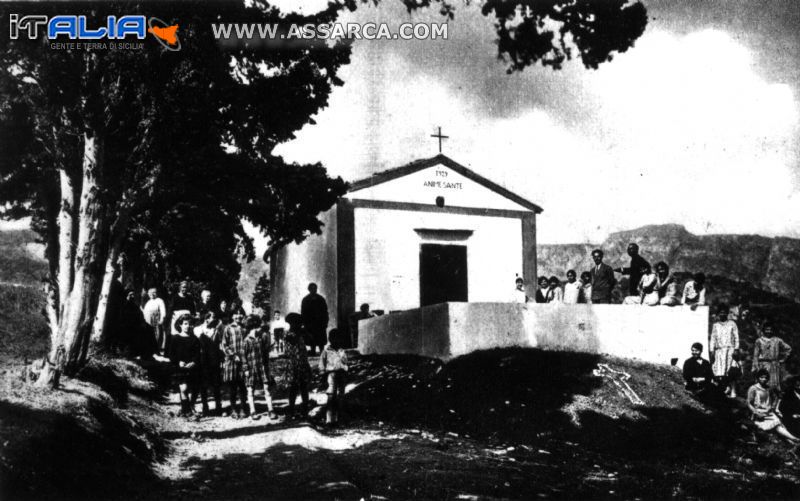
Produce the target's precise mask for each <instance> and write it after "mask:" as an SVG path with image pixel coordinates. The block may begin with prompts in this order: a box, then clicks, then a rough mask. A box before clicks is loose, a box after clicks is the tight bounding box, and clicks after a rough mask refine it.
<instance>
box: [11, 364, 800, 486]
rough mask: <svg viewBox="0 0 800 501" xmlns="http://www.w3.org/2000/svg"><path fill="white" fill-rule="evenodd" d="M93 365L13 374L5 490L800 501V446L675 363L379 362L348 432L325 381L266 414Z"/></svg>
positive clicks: (147, 372) (359, 381)
mask: <svg viewBox="0 0 800 501" xmlns="http://www.w3.org/2000/svg"><path fill="white" fill-rule="evenodd" d="M312 362H313V360H312ZM600 363H604V364H607V365H608V366H609V367H611V368H614V369H615V370H620V371H622V372H625V373H627V374H629V375H630V379H629V380H628V382H629V383H630V384H629V388H630V390H631V391H632V392H633V393H634V394H635V395H636V396H637V397H639V398H640V399H641V401H642V403H640V404H634V403H633V402H632V401H631V398H630V393H628V392H626V391H625V390H623V386H620V385H618V384H617V383H615V382H614V381H613V380H611V379H609V378H607V377H605V376H602V375H597V374H596V373H595V370H596V369H597V368H598V364H600ZM279 364H280V361H276V366H278V365H279ZM82 377H83V379H84V380H82V381H78V380H67V381H66V382H65V385H64V388H63V390H62V391H60V392H56V394H57V395H58V397H57V398H55V397H53V396H52V394H48V393H46V392H44V391H43V390H38V389H32V388H30V387H29V385H22V384H21V383H19V382H17V379H16V378H15V377H14V374H13V371H12V372H8V371H7V373H6V375H5V376H4V379H2V380H3V381H4V383H5V386H4V387H3V388H2V393H1V394H0V396H2V399H1V401H0V446H1V448H0V467H2V473H3V475H2V479H3V484H2V486H1V487H2V489H0V497H2V499H112V498H116V499H148V500H149V499H161V500H163V499H165V498H167V499H204V500H222V499H236V500H241V499H343V500H349V499H538V498H559V499H587V498H593V499H597V498H604V499H605V498H608V499H612V498H613V499H655V498H658V499H664V498H678V499H735V498H747V499H777V498H784V499H798V498H799V497H800V487H798V486H800V478H798V477H800V461H799V460H798V458H797V456H796V453H795V450H794V449H793V447H792V446H791V445H789V444H786V443H785V442H782V441H780V440H778V439H776V438H775V437H773V436H770V435H765V434H763V433H761V432H757V431H755V430H753V429H752V427H750V426H748V423H747V420H746V419H745V418H744V414H743V412H742V409H741V402H738V403H737V402H733V403H731V404H730V405H726V406H724V407H723V408H707V407H705V406H703V405H701V404H699V403H697V402H695V401H693V400H692V399H691V398H689V397H688V396H687V395H686V394H685V392H683V389H682V386H681V384H680V376H679V373H678V372H677V370H676V369H675V368H671V367H656V366H649V365H645V364H637V363H634V362H630V361H624V360H615V359H608V358H603V357H594V356H582V355H575V354H559V353H547V352H540V351H538V350H494V351H491V352H484V353H480V354H474V355H471V356H468V357H462V358H460V359H457V360H454V361H452V362H451V363H449V364H442V363H441V362H439V361H435V360H429V359H424V358H420V357H363V358H358V359H356V360H355V361H354V363H353V364H352V371H351V375H350V381H349V382H350V384H349V385H348V390H349V391H348V394H347V398H346V405H347V408H346V413H345V415H344V416H343V422H342V425H341V426H340V427H337V428H335V429H329V428H327V427H325V426H324V425H323V423H322V412H321V411H322V406H323V405H324V403H325V395H324V393H322V392H320V391H317V390H319V383H320V378H319V376H317V377H316V379H315V381H314V384H313V387H314V389H315V391H314V392H313V393H312V398H313V399H314V400H315V401H316V402H317V403H318V405H316V406H315V407H314V409H313V410H312V412H311V413H310V416H309V417H308V418H307V419H302V420H291V419H288V418H287V416H286V415H285V407H286V404H287V401H286V398H285V393H283V391H282V389H281V381H280V380H279V381H278V385H279V389H278V393H277V399H276V411H277V414H278V418H277V419H275V420H269V419H267V416H266V415H265V411H266V408H265V405H264V403H263V400H261V401H260V402H259V405H258V409H257V411H258V413H259V414H261V419H259V420H257V421H254V420H250V419H244V420H234V419H232V418H225V417H207V418H202V419H200V420H199V421H193V420H187V419H183V418H180V417H177V416H176V414H177V412H178V410H179V405H178V400H177V396H176V394H175V393H174V391H171V388H170V386H169V384H168V383H167V378H166V373H164V372H163V367H161V366H159V365H157V364H156V365H150V366H146V367H138V366H137V365H136V364H132V363H130V362H126V363H122V362H118V361H112V362H109V363H101V364H97V365H95V366H93V367H90V368H89V369H88V370H87V371H85V372H84V374H83V375H82ZM131 381H133V383H132V382H131ZM198 407H199V406H198Z"/></svg>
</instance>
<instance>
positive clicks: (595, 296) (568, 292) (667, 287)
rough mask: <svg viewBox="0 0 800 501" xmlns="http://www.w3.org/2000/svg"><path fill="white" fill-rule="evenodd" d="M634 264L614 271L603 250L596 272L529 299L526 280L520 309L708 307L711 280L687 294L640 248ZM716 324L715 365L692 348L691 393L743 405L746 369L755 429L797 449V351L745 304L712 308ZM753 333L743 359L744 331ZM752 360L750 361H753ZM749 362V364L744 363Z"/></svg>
mask: <svg viewBox="0 0 800 501" xmlns="http://www.w3.org/2000/svg"><path fill="white" fill-rule="evenodd" d="M627 253H628V256H630V264H629V265H628V266H627V267H619V268H612V267H611V266H609V265H608V264H606V263H605V262H603V259H604V253H603V251H602V250H601V249H595V250H593V251H592V253H591V255H592V260H593V261H594V266H593V267H592V269H590V270H586V271H584V272H582V273H581V274H580V276H578V274H577V272H576V271H575V270H568V271H567V272H566V281H564V282H563V285H562V280H561V279H560V278H559V277H557V276H552V277H549V278H548V277H546V276H541V277H538V279H537V285H538V287H537V289H536V293H535V296H534V297H533V298H529V297H528V296H527V294H526V292H525V283H524V280H523V279H522V278H521V277H517V279H516V288H515V290H514V295H513V299H512V300H513V301H514V302H518V303H527V302H531V301H532V302H536V303H563V304H578V303H584V304H612V303H621V304H623V305H641V306H680V305H684V306H689V307H693V308H694V307H697V306H704V305H706V304H707V302H706V292H707V288H706V277H705V274H703V273H702V272H698V273H694V274H693V275H692V276H691V277H690V278H689V279H688V280H687V281H686V282H685V283H684V284H683V285H682V287H681V284H679V282H678V280H677V278H676V277H675V276H674V275H672V274H671V273H670V267H669V265H668V264H667V263H666V262H664V261H660V262H658V263H656V265H655V266H651V265H650V263H649V262H648V261H647V260H646V259H645V258H644V257H642V256H641V255H640V254H639V246H638V245H637V244H636V243H631V244H629V245H628V248H627ZM615 274H619V275H622V276H628V286H627V290H626V291H625V292H626V293H627V294H626V295H623V296H622V297H620V296H619V295H618V294H617V295H615V287H616V286H617V284H618V281H617V278H616V276H615ZM712 310H713V320H714V321H713V324H712V327H711V333H710V336H709V339H708V346H709V352H710V359H711V361H709V360H706V359H704V358H703V357H702V353H703V344H702V343H700V342H697V343H695V344H694V345H692V347H691V357H690V358H688V359H687V360H686V362H685V363H684V365H683V377H684V380H685V384H686V389H687V390H688V391H689V392H691V393H692V394H693V395H694V396H696V397H697V398H698V399H700V400H704V401H708V402H715V401H717V402H719V401H723V400H724V399H726V398H728V399H737V398H739V395H740V392H739V388H738V387H739V384H740V382H741V381H742V380H743V379H744V377H743V376H745V374H744V369H745V367H747V368H748V369H749V371H750V373H749V376H751V377H752V379H753V381H754V383H753V384H752V385H751V386H750V387H749V388H748V389H747V391H746V394H745V398H746V404H747V407H748V409H749V411H750V414H751V419H752V421H753V423H754V424H755V425H756V426H757V427H758V428H760V429H762V430H774V431H776V432H777V433H778V434H780V435H781V436H783V437H785V438H787V439H788V440H791V441H792V442H800V376H797V375H792V376H788V377H787V371H786V367H785V362H786V360H787V359H788V358H789V355H790V354H791V351H792V348H791V346H789V344H788V343H786V342H785V341H784V340H783V339H781V338H780V337H778V336H776V335H775V332H774V325H773V322H772V321H771V320H770V319H768V318H764V319H761V320H756V319H754V318H752V316H751V312H750V308H749V304H748V303H747V301H739V302H738V304H736V305H734V306H732V307H729V306H727V305H725V304H718V305H714V308H712ZM743 329H747V330H748V331H754V332H748V335H747V338H748V339H747V340H746V344H747V345H748V346H747V347H746V348H747V349H748V352H747V353H743V349H744V348H745V347H744V346H742V343H741V342H740V341H742V340H741V339H740V331H741V330H743ZM751 353H752V355H751ZM745 361H747V362H748V363H747V364H744V363H743V362H745Z"/></svg>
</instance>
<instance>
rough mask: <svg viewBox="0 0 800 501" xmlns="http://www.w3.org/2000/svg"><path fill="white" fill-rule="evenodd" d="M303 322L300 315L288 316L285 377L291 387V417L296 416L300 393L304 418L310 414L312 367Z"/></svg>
mask: <svg viewBox="0 0 800 501" xmlns="http://www.w3.org/2000/svg"><path fill="white" fill-rule="evenodd" d="M302 322H303V321H302V317H300V315H299V314H298V313H289V314H288V315H286V323H288V324H289V331H288V332H287V333H286V336H285V338H284V341H285V343H286V348H285V352H284V354H285V356H286V358H287V363H286V365H285V371H286V372H285V373H284V376H285V379H286V383H287V385H288V387H289V388H288V390H289V414H288V415H289V416H294V404H295V400H297V394H298V393H300V399H301V400H302V402H303V404H302V407H301V409H300V410H301V412H302V414H303V416H305V415H306V414H307V413H308V384H309V383H310V382H311V366H310V365H308V354H307V353H306V343H305V340H304V339H303V333H302V332H300V329H301V326H302Z"/></svg>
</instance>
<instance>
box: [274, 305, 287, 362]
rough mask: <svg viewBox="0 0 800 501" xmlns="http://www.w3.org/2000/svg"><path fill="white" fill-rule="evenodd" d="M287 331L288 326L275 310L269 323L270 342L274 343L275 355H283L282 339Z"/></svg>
mask: <svg viewBox="0 0 800 501" xmlns="http://www.w3.org/2000/svg"><path fill="white" fill-rule="evenodd" d="M287 330H289V324H287V323H286V321H285V320H284V319H283V317H281V312H280V311H279V310H275V312H274V313H273V314H272V321H271V322H270V323H269V332H270V334H271V335H272V342H273V343H275V353H278V354H280V353H283V348H284V344H283V337H284V335H285V334H286V331H287Z"/></svg>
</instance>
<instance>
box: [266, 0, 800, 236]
mask: <svg viewBox="0 0 800 501" xmlns="http://www.w3.org/2000/svg"><path fill="white" fill-rule="evenodd" d="M644 3H645V6H646V7H647V8H648V15H649V17H650V20H649V23H648V26H647V29H646V31H645V34H644V35H643V36H642V37H641V38H640V39H639V40H637V42H636V44H635V46H634V47H633V48H632V49H631V50H629V51H628V52H626V53H623V54H619V55H617V56H616V57H615V58H614V60H613V61H612V62H610V63H606V64H604V65H601V67H600V69H598V70H587V69H585V68H584V67H583V66H582V65H581V64H580V62H579V61H572V62H569V63H567V64H566V65H565V66H564V69H562V70H560V71H553V70H551V69H548V68H542V67H540V66H537V67H532V68H528V69H526V70H525V71H524V72H522V73H516V74H512V75H508V74H506V71H505V64H504V63H503V62H502V61H500V60H498V58H497V55H496V48H495V45H494V39H495V36H494V31H493V27H492V24H491V21H490V20H489V19H487V18H485V17H483V16H482V15H481V14H480V11H479V6H477V5H472V6H469V7H467V6H459V8H458V9H457V11H456V16H455V20H454V21H452V22H450V25H449V27H448V28H449V29H448V35H449V37H448V39H447V40H438V41H432V40H425V41H366V40H362V41H357V42H356V43H355V45H354V49H353V58H352V62H351V64H350V65H348V66H347V67H345V68H343V69H342V71H341V77H342V78H343V80H344V81H345V84H344V85H343V86H342V87H338V88H336V89H335V90H334V92H333V94H332V95H331V98H330V103H329V106H328V107H327V108H326V109H324V110H322V111H321V112H320V113H319V114H318V115H317V116H316V117H315V122H316V123H315V124H314V125H307V126H306V127H304V128H303V129H302V130H301V131H299V132H298V134H297V137H296V139H295V140H294V141H292V142H290V143H286V144H284V145H281V146H279V147H278V149H277V150H276V153H278V154H280V155H283V156H284V157H285V158H286V159H287V160H290V161H296V162H317V161H319V162H322V163H323V164H324V165H325V166H326V167H327V168H328V170H329V172H330V174H332V175H335V176H342V177H343V178H344V179H346V180H349V181H352V180H356V179H360V178H362V177H365V176H368V175H370V174H372V173H374V172H379V171H381V170H384V169H387V168H391V167H396V166H399V165H403V164H405V163H407V162H409V161H412V160H415V159H418V158H427V157H431V156H434V155H435V154H436V153H437V152H438V147H437V143H436V140H435V139H433V138H430V137H429V136H430V135H431V134H433V133H435V131H436V128H437V127H439V126H441V127H442V131H443V133H444V134H446V135H448V136H450V139H447V140H445V142H444V146H443V153H444V154H446V155H448V156H450V157H451V158H452V159H454V160H455V161H457V162H459V163H461V164H463V165H466V166H467V167H469V168H471V169H473V170H474V171H476V172H478V173H480V174H482V175H484V176H486V177H488V178H489V179H491V180H493V181H495V182H498V183H499V184H501V185H503V186H505V187H506V188H508V189H509V190H511V191H513V192H515V193H517V194H519V195H521V196H523V197H525V198H527V199H529V200H531V201H533V202H535V203H536V204H538V205H540V206H542V207H543V208H544V212H543V213H542V214H541V215H540V216H539V219H538V221H537V223H538V235H537V240H538V241H539V242H540V243H574V242H601V241H602V240H603V239H604V238H605V237H606V236H607V235H608V233H610V232H613V231H619V230H626V229H632V228H635V227H639V226H642V225H646V224H662V223H678V224H683V225H685V226H686V227H687V229H689V231H692V232H693V233H696V234H709V233H756V234H761V235H767V236H777V235H783V236H792V237H800V134H799V133H800V65H799V64H798V62H800V34H798V32H797V30H796V26H800V2H794V0H786V1H783V0H782V1H761V0H750V1H745V0H728V1H724V2H722V1H706V2H694V1H666V0H663V1H651V0H645V1H644ZM283 4H284V5H285V6H286V7H287V8H297V7H296V6H297V3H296V2H294V1H293V2H289V1H288V0H285V1H284V2H283ZM313 8H314V5H313V1H309V2H307V4H306V10H307V11H310V10H313ZM346 20H352V21H362V22H366V21H385V22H388V23H390V25H394V26H396V25H399V24H400V23H401V22H405V21H419V22H442V18H441V17H440V16H439V14H438V12H436V11H435V10H431V11H423V12H418V13H414V14H411V15H410V14H408V13H407V12H406V11H405V9H404V8H403V7H402V5H401V4H400V2H399V1H392V0H383V2H382V3H381V4H380V6H379V7H378V8H374V7H366V6H362V7H361V8H359V10H357V11H356V12H355V13H353V14H349V15H348V18H347V19H346Z"/></svg>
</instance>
